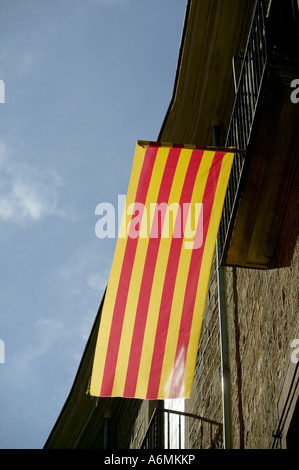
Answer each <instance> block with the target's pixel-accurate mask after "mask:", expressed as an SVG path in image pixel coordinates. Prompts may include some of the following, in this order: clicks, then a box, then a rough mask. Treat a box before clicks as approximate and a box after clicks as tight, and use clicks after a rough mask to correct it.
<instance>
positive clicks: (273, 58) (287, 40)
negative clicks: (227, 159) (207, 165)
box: [219, 0, 299, 262]
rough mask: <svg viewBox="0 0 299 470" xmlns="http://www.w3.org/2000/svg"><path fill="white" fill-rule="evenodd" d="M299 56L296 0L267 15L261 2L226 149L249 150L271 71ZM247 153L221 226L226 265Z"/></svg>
mask: <svg viewBox="0 0 299 470" xmlns="http://www.w3.org/2000/svg"><path fill="white" fill-rule="evenodd" d="M298 57H299V15H298V7H297V3H296V0H272V2H271V4H270V9H269V11H268V13H267V14H266V9H265V4H264V1H263V0H257V1H256V4H255V9H254V13H253V17H252V23H251V27H250V32H249V36H248V40H247V45H246V50H245V54H244V57H243V58H242V59H243V60H242V67H241V72H240V78H239V81H238V87H237V91H236V97H235V102H234V107H233V112H232V116H231V121H230V125H229V129H228V133H227V139H226V147H234V148H239V149H242V150H245V152H246V150H247V149H248V146H249V144H250V138H251V136H252V130H253V127H254V124H255V116H256V113H257V109H258V107H260V106H262V102H263V96H264V94H265V90H266V86H267V83H268V77H269V72H270V70H271V67H272V65H273V64H274V63H275V64H276V66H277V65H278V64H286V63H289V64H290V63H292V64H294V63H296V66H299V65H298V62H299V61H298ZM245 162H246V153H243V154H238V155H237V156H236V157H235V158H234V162H233V166H232V170H231V176H230V180H229V183H228V189H227V194H226V197H225V201H224V207H223V213H222V218H221V222H220V227H219V243H220V252H221V256H222V262H223V260H225V258H226V253H227V250H228V246H229V240H230V237H231V233H232V230H233V222H234V220H235V216H236V211H237V206H238V204H237V203H238V201H239V196H240V190H241V183H242V175H244V169H245Z"/></svg>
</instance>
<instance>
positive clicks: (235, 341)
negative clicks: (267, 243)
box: [186, 244, 299, 449]
mask: <svg viewBox="0 0 299 470" xmlns="http://www.w3.org/2000/svg"><path fill="white" fill-rule="evenodd" d="M298 258H299V245H298V244H297V247H296V249H295V252H294V255H293V261H292V264H291V266H290V267H287V268H282V269H273V270H269V271H261V270H249V269H243V268H231V267H226V268H225V269H224V272H225V292H226V313H227V321H228V343H229V356H230V371H231V377H230V389H231V416H232V442H233V447H234V448H235V449H240V448H247V449H250V448H256V449H267V448H269V447H271V443H272V441H273V437H272V433H273V432H274V431H275V430H276V428H277V424H278V422H279V417H280V413H281V405H280V406H279V401H280V398H281V394H282V390H283V388H284V386H285V382H286V379H287V373H288V370H289V367H290V362H291V353H292V349H291V346H290V344H291V342H292V340H293V339H294V338H299V304H298V286H299V273H298ZM297 394H298V391H297ZM186 411H189V412H192V413H194V414H197V415H201V416H204V417H206V418H209V419H214V420H216V421H222V391H221V356H220V334H219V312H218V291H217V275H216V264H215V260H214V262H213V266H212V270H211V276H210V283H209V289H208V295H207V301H206V311H205V315H204V320H203V325H202V331H201V339H200V343H199V349H198V359H197V364H196V369H195V376H194V383H193V389H192V395H191V399H190V400H187V401H186ZM214 431H215V429H214ZM214 431H213V432H214ZM218 445H219V441H218ZM210 446H211V437H210V429H208V427H207V425H203V424H202V423H201V422H200V421H197V420H188V448H207V447H210Z"/></svg>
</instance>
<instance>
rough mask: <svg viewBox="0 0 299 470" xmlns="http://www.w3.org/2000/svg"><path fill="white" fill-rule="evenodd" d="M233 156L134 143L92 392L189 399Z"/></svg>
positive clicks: (104, 307)
mask: <svg viewBox="0 0 299 470" xmlns="http://www.w3.org/2000/svg"><path fill="white" fill-rule="evenodd" d="M233 157H234V154H233V152H232V151H230V150H228V149H227V151H226V150H225V149H223V150H221V151H220V150H217V151H216V150H215V149H205V148H198V147H195V146H194V147H193V146H183V145H182V146H178V145H171V144H161V143H153V142H138V143H137V146H136V152H135V158H134V162H133V168H132V174H131V178H130V182H129V187H128V192H127V198H126V205H125V209H124V213H123V218H122V222H121V227H120V231H119V236H118V240H117V244H116V249H115V254H114V259H113V263H112V268H111V273H110V278H109V282H108V286H107V291H106V296H105V300H104V304H103V309H102V316H101V320H100V327H99V332H98V338H97V345H96V351H95V356H94V363H93V371H92V377H91V384H90V394H91V395H94V396H106V397H107V396H120V397H130V398H143V399H165V398H180V397H185V398H186V397H189V396H190V393H191V386H192V379H193V374H194V368H195V362H196V355H197V348H198V342H199V335H200V329H201V323H202V317H203V312H204V306H205V299H206V292H207V287H208V280H209V274H210V268H211V263H212V258H213V253H214V249H215V243H216V236H217V232H218V227H219V222H220V217H221V212H222V207H223V202H224V197H225V193H226V188H227V183H228V179H229V174H230V170H231V165H232V161H233Z"/></svg>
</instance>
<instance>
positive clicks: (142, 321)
mask: <svg viewBox="0 0 299 470" xmlns="http://www.w3.org/2000/svg"><path fill="white" fill-rule="evenodd" d="M180 153H181V150H180V149H170V151H169V154H168V158H167V161H166V165H165V170H164V174H163V178H162V181H161V187H160V190H159V194H158V198H157V201H153V202H157V203H158V204H160V203H163V202H166V203H167V202H168V200H169V194H170V190H171V187H172V183H173V177H174V173H175V170H176V167H177V163H178V159H179V156H180ZM161 215H162V217H161V232H162V227H163V222H164V216H165V214H163V212H162V214H161ZM153 230H154V229H152V233H151V235H153ZM161 232H160V235H161ZM160 235H159V236H158V237H156V238H153V236H151V237H150V239H149V243H148V248H147V253H146V259H145V263H144V270H143V275H142V281H141V286H140V291H139V298H138V305H137V310H136V316H135V324H134V331H133V336H132V343H131V350H130V357H129V363H128V369H127V376H126V383H125V388H124V396H126V397H134V396H135V390H136V384H137V378H138V371H139V364H140V358H141V352H142V343H143V338H144V331H145V326H146V319H147V313H148V305H149V301H150V295H151V288H152V283H153V278H154V273H155V267H156V261H157V256H158V251H159V245H160V240H161V236H160Z"/></svg>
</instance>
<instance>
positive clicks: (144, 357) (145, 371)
mask: <svg viewBox="0 0 299 470" xmlns="http://www.w3.org/2000/svg"><path fill="white" fill-rule="evenodd" d="M191 154H192V150H191V149H188V150H185V149H182V150H181V154H180V158H179V161H178V165H177V168H176V172H175V175H174V179H173V184H172V188H171V192H170V196H169V204H172V203H177V202H179V200H180V195H181V192H182V187H183V184H184V179H185V176H186V172H187V169H188V165H189V161H190V158H191ZM171 240H172V237H171V234H170V236H169V237H168V238H161V240H160V245H159V251H158V256H157V263H156V268H155V274H154V278H153V285H152V295H151V297H150V302H149V308H148V314H147V322H146V327H145V333H144V341H143V347H142V354H141V360H140V367H139V374H138V379H137V385H136V393H135V397H136V398H138V397H140V398H144V397H145V396H146V393H147V386H148V380H149V375H150V370H151V361H152V356H153V350H154V344H155V336H156V329H157V323H158V318H159V310H160V303H161V297H162V292H163V285H164V278H165V272H166V268H167V260H168V256H169V250H170V246H171Z"/></svg>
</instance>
